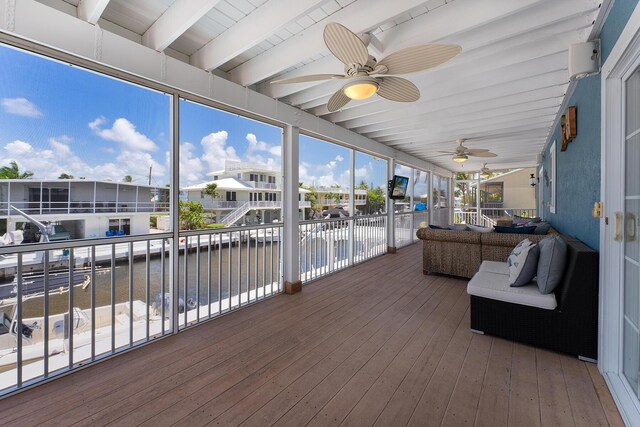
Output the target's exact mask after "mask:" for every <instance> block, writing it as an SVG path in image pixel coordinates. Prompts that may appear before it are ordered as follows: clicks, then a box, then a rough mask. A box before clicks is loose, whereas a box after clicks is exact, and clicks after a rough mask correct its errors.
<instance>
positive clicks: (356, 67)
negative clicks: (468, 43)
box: [271, 22, 462, 112]
mask: <svg viewBox="0 0 640 427" xmlns="http://www.w3.org/2000/svg"><path fill="white" fill-rule="evenodd" d="M324 43H325V44H326V45H327V47H328V48H329V50H330V51H331V53H332V54H333V55H334V56H335V57H336V58H338V59H339V60H340V61H341V62H342V63H343V64H344V74H311V75H307V76H299V77H292V78H289V79H280V80H273V81H272V82H271V83H273V84H289V83H303V82H313V81H321V80H331V79H347V80H348V81H347V83H346V84H345V85H344V86H342V88H341V89H340V90H338V91H337V92H335V93H334V94H333V95H332V96H331V98H330V99H329V102H327V109H328V110H329V111H330V112H334V111H338V110H340V109H341V108H342V107H344V106H345V105H347V103H348V102H349V101H351V100H352V99H367V98H369V97H371V96H373V95H374V94H376V93H377V94H378V95H380V96H381V97H383V98H385V99H389V100H391V101H399V102H414V101H417V100H418V99H419V98H420V91H419V90H418V88H417V87H416V85H414V84H413V83H411V82H410V81H409V80H407V79H403V78H401V77H394V76H390V74H407V73H414V72H416V71H422V70H426V69H428V68H433V67H436V66H438V65H440V64H443V63H445V62H447V61H448V60H450V59H451V58H453V57H455V56H456V55H458V54H459V53H460V51H461V50H462V48H461V47H460V46H458V45H455V44H424V45H418V46H413V47H408V48H406V49H401V50H399V51H397V52H394V53H392V54H390V55H388V56H386V57H385V58H383V59H381V60H380V61H377V60H376V58H374V57H373V56H371V55H369V51H368V50H367V46H366V44H365V43H364V42H363V41H362V40H361V39H360V38H359V37H358V36H357V35H355V34H354V33H353V32H351V31H350V30H348V29H347V28H346V27H344V26H342V25H340V24H338V23H336V22H332V23H329V24H327V26H326V27H325V28H324Z"/></svg>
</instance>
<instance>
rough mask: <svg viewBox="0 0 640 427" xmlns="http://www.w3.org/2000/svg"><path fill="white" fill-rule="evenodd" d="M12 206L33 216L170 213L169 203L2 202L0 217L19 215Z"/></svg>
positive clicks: (0, 203)
mask: <svg viewBox="0 0 640 427" xmlns="http://www.w3.org/2000/svg"><path fill="white" fill-rule="evenodd" d="M11 206H15V207H16V208H18V209H20V210H21V211H23V212H25V213H27V214H31V215H70V214H86V213H121V212H122V213H124V212H133V213H137V212H140V213H156V212H157V213H160V212H169V202H153V201H144V202H142V201H138V202H136V201H135V200H133V201H121V202H117V203H116V202H109V201H104V202H102V201H93V200H91V201H82V200H77V201H76V200H72V201H63V202H39V201H38V202H28V201H19V202H16V201H11V202H0V215H7V216H8V215H17V212H15V211H12V209H11Z"/></svg>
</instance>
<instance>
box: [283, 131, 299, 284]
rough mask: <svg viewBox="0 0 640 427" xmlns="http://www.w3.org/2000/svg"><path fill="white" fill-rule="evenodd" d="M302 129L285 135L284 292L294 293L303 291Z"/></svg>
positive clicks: (286, 132)
mask: <svg viewBox="0 0 640 427" xmlns="http://www.w3.org/2000/svg"><path fill="white" fill-rule="evenodd" d="M299 137H300V130H299V129H298V127H296V126H291V125H288V126H286V128H285V132H284V141H283V142H284V150H283V151H284V152H283V157H284V161H283V162H282V167H283V168H284V171H283V172H284V176H283V183H284V184H283V203H282V214H283V220H284V227H283V233H284V239H283V244H284V291H285V293H287V294H293V293H296V292H300V291H301V290H302V281H301V280H300V231H299V229H300V217H299V213H298V212H299V209H300V206H299V201H298V197H299V196H298V178H299V174H298V161H299V151H298V149H299Z"/></svg>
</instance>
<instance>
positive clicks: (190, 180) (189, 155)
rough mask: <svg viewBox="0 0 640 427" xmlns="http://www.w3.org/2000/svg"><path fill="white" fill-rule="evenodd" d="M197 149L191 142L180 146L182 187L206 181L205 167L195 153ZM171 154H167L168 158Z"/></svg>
mask: <svg viewBox="0 0 640 427" xmlns="http://www.w3.org/2000/svg"><path fill="white" fill-rule="evenodd" d="M195 150H196V147H195V146H194V145H193V144H191V143H190V142H185V143H182V144H180V187H186V186H189V185H192V184H196V183H199V182H202V181H203V180H205V177H204V173H203V171H204V165H203V164H202V159H200V158H199V157H198V156H197V155H196V153H195ZM168 157H169V153H167V158H168Z"/></svg>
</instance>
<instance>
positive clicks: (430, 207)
mask: <svg viewBox="0 0 640 427" xmlns="http://www.w3.org/2000/svg"><path fill="white" fill-rule="evenodd" d="M433 177H434V173H433V172H430V173H429V185H428V186H427V188H428V190H429V193H428V198H427V200H429V215H428V216H429V219H428V223H429V224H433V210H434V209H435V207H434V206H433Z"/></svg>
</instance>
